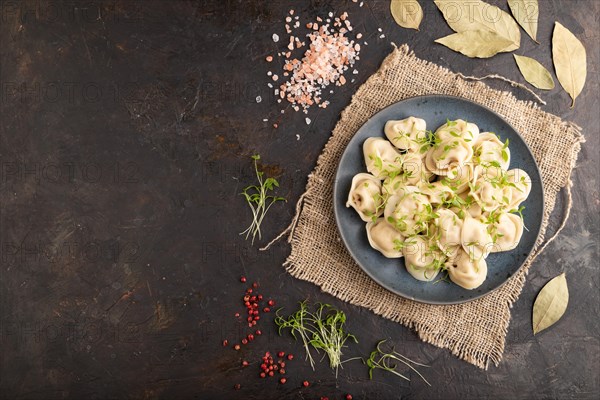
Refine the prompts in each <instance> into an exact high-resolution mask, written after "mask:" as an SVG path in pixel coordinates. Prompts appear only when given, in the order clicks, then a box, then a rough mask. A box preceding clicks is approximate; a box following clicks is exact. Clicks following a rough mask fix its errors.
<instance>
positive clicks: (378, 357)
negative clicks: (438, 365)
mask: <svg viewBox="0 0 600 400" xmlns="http://www.w3.org/2000/svg"><path fill="white" fill-rule="evenodd" d="M384 342H385V340H381V341H380V342H379V343H377V348H376V349H375V350H373V351H372V352H371V355H370V356H369V359H368V360H367V361H366V364H367V367H369V379H373V370H375V369H377V368H379V369H382V370H384V371H388V372H391V373H392V374H394V375H398V376H399V377H400V378H402V379H405V380H407V381H410V379H409V378H408V377H406V376H405V375H402V374H401V373H400V372H398V371H396V366H397V365H396V364H395V363H394V362H396V361H399V362H401V363H403V364H404V365H406V366H407V367H408V368H410V369H412V370H413V371H415V372H416V373H417V375H419V376H420V377H421V379H423V381H424V382H425V383H426V384H428V385H429V386H431V384H430V383H429V382H427V379H425V377H424V376H423V375H421V373H420V372H419V371H417V370H416V369H415V368H414V367H413V366H412V365H411V364H413V365H416V366H420V367H429V366H428V365H424V364H420V363H418V362H416V361H413V360H411V359H410V358H408V357H405V356H403V355H402V354H400V353H398V352H397V351H395V350H394V348H392V350H391V351H389V352H388V351H385V350H383V349H382V347H381V345H382V344H383V343H384Z"/></svg>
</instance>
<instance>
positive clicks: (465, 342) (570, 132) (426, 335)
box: [283, 45, 584, 369]
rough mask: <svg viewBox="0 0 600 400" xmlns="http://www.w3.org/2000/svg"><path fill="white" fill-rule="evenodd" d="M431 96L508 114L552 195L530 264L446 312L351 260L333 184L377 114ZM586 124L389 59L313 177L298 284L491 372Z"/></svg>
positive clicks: (296, 239)
mask: <svg viewBox="0 0 600 400" xmlns="http://www.w3.org/2000/svg"><path fill="white" fill-rule="evenodd" d="M425 94H446V95H453V96H461V97H464V98H466V99H469V100H472V101H474V102H477V103H479V104H482V105H485V106H487V107H489V108H491V109H492V110H494V111H496V112H497V113H498V114H500V115H501V116H502V117H504V118H505V119H506V120H507V121H508V122H509V123H510V124H511V125H512V126H513V127H514V128H515V129H516V130H517V131H518V132H519V133H520V134H521V135H522V136H523V138H524V139H525V141H526V142H527V144H528V145H529V147H530V148H531V150H532V152H533V155H534V156H535V158H536V161H537V163H538V165H539V167H540V171H541V175H542V179H543V183H544V191H545V197H544V199H545V206H546V210H545V215H544V219H543V225H542V231H541V232H542V233H541V237H540V240H539V241H538V243H537V245H536V247H537V249H536V250H538V251H536V250H534V251H533V252H532V256H531V257H530V258H529V259H528V261H527V263H526V265H525V267H524V268H523V269H521V271H520V272H519V273H518V274H516V275H515V276H514V277H513V278H511V280H510V281H509V282H508V283H507V284H505V285H504V286H502V287H501V288H500V289H499V290H496V291H494V292H492V293H490V294H489V295H487V296H484V297H483V298H480V299H478V300H475V301H472V302H469V303H466V304H460V305H448V306H436V305H427V304H421V303H417V302H414V301H411V300H407V299H404V298H402V297H400V296H397V295H395V294H393V293H391V292H389V291H387V290H386V289H383V288H382V287H381V286H379V285H378V284H377V283H375V282H374V281H373V280H371V279H370V278H369V277H368V276H367V275H366V274H365V273H364V272H363V271H362V270H361V269H360V268H359V267H358V266H357V265H356V263H355V262H354V260H353V259H352V258H351V257H350V255H349V254H348V252H347V251H346V249H345V247H344V245H343V244H342V242H341V240H340V238H339V234H338V232H337V229H336V223H335V218H334V214H333V181H334V178H335V173H336V168H337V165H338V162H339V159H340V157H341V155H342V153H343V151H344V149H345V148H346V145H347V144H348V142H349V141H350V139H351V138H352V136H353V135H354V134H355V132H356V131H357V130H358V128H360V126H361V125H363V124H364V123H365V122H366V121H367V120H368V119H369V118H370V117H371V116H372V115H373V114H375V113H377V112H378V111H379V110H381V109H383V108H384V107H387V106H388V105H390V104H392V103H395V102H397V101H399V100H402V99H405V98H407V97H412V96H417V95H425ZM583 141H584V139H583V136H582V135H581V132H580V128H579V127H577V126H576V125H574V124H571V123H566V122H563V121H562V120H561V119H560V118H558V117H557V116H555V115H552V114H549V113H547V112H544V111H541V110H540V109H539V108H538V107H537V106H536V105H535V104H533V103H531V102H523V101H519V100H517V99H516V98H515V97H514V96H513V95H512V94H511V93H509V92H502V91H498V90H494V89H491V88H490V87H488V86H487V85H485V84H483V83H481V82H469V81H467V80H465V79H462V78H461V77H459V76H458V75H457V74H455V73H452V72H450V71H449V70H447V69H445V68H442V67H440V66H438V65H435V64H432V63H430V62H427V61H424V60H421V59H419V58H417V57H416V56H415V55H414V54H413V53H412V52H411V51H410V50H409V48H408V46H406V45H404V46H402V47H400V48H398V49H394V51H393V52H392V53H391V54H390V55H389V56H388V57H387V58H386V59H385V60H384V61H383V64H382V65H381V68H380V69H379V71H377V73H375V74H374V75H373V76H371V77H370V78H369V79H368V80H367V82H365V84H363V85H362V86H361V87H360V89H359V90H358V91H357V92H356V94H355V95H354V97H353V98H352V102H351V103H350V105H349V106H348V107H347V108H346V109H345V110H344V111H343V112H342V115H341V119H340V121H339V122H338V123H337V125H336V127H335V129H334V130H333V134H332V136H331V138H330V139H329V141H328V143H327V145H326V146H325V149H324V150H323V152H322V153H321V155H320V156H319V159H318V162H317V166H316V168H315V169H314V171H313V172H312V173H311V174H310V175H309V179H308V184H307V186H306V192H305V193H304V194H303V195H302V197H301V199H300V200H299V202H298V205H297V210H296V211H297V214H296V217H295V218H294V220H293V222H292V224H291V225H290V227H288V229H287V230H286V231H285V232H284V233H283V234H287V233H289V237H288V241H289V242H290V243H291V254H290V256H289V257H288V259H287V261H286V262H285V264H284V266H285V267H286V269H287V271H288V272H289V273H290V274H291V275H293V276H294V277H296V278H300V279H304V280H307V281H309V282H313V283H315V284H317V285H318V286H320V287H321V289H322V290H323V291H325V292H327V293H330V294H332V295H334V296H336V297H338V298H340V299H341V300H344V301H347V302H349V303H351V304H354V305H358V306H362V307H366V308H368V309H369V310H372V311H373V312H375V313H376V314H379V315H381V316H383V317H385V318H389V319H391V320H393V321H396V322H399V323H401V324H403V325H405V326H407V327H410V328H412V329H414V330H415V331H416V332H417V334H418V335H419V337H420V338H421V340H423V341H425V342H428V343H431V344H434V345H436V346H438V347H442V348H447V349H449V350H451V351H452V354H454V355H456V356H457V357H459V358H461V359H463V360H465V361H467V362H469V363H471V364H474V365H476V366H478V367H480V368H485V369H487V367H488V364H489V362H490V361H492V362H493V363H494V364H495V365H496V366H497V365H498V363H499V362H500V360H501V359H502V353H503V350H504V343H505V339H506V334H507V330H508V324H509V321H510V308H511V306H512V304H513V302H514V301H515V300H517V297H518V296H519V294H520V292H521V289H522V288H523V285H524V283H525V276H526V274H527V270H528V269H529V267H530V266H531V263H532V262H533V260H534V259H535V257H536V255H537V254H539V250H540V249H541V248H540V247H539V246H540V245H541V244H542V243H543V240H544V234H545V231H546V227H547V225H548V217H549V215H550V213H551V212H552V210H553V209H554V205H555V202H556V195H557V193H558V192H559V190H560V189H561V188H562V187H565V186H567V188H568V187H569V186H568V183H570V179H569V177H570V173H571V170H572V168H573V167H574V164H575V161H576V158H577V153H578V152H579V150H580V143H582V142H583Z"/></svg>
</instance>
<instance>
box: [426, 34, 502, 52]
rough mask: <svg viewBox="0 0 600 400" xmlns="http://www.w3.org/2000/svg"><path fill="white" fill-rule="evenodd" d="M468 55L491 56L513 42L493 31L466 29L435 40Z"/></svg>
mask: <svg viewBox="0 0 600 400" xmlns="http://www.w3.org/2000/svg"><path fill="white" fill-rule="evenodd" d="M435 42H436V43H439V44H443V45H444V46H446V47H448V48H449V49H452V50H454V51H458V52H459V53H462V54H464V55H465V56H467V57H477V58H489V57H492V56H493V55H495V54H498V53H499V52H501V51H503V50H504V49H506V47H507V46H509V45H510V44H511V43H512V42H511V41H510V40H509V39H506V38H504V37H502V36H500V35H498V34H496V33H494V32H491V31H485V30H484V31H464V32H459V33H453V34H452V35H448V36H444V37H443V38H439V39H436V40H435Z"/></svg>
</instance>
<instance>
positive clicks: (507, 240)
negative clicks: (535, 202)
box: [492, 213, 523, 253]
mask: <svg viewBox="0 0 600 400" xmlns="http://www.w3.org/2000/svg"><path fill="white" fill-rule="evenodd" d="M522 235H523V220H522V219H521V217H520V216H518V215H515V214H510V213H502V214H500V216H499V217H498V221H497V222H496V223H495V224H494V230H493V237H492V239H494V240H495V243H494V246H493V247H492V253H497V252H500V251H508V250H512V249H514V248H515V247H517V245H518V244H519V241H520V240H521V236H522Z"/></svg>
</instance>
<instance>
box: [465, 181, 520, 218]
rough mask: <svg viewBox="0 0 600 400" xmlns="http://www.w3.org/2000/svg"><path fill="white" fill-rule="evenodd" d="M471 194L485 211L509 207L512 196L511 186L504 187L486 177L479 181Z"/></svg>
mask: <svg viewBox="0 0 600 400" xmlns="http://www.w3.org/2000/svg"><path fill="white" fill-rule="evenodd" d="M470 194H471V196H472V197H473V198H474V199H475V201H476V202H477V203H478V204H479V206H481V209H482V210H483V211H494V210H496V209H497V208H499V207H507V206H508V205H509V203H510V199H511V196H512V193H511V188H510V187H509V186H503V185H502V184H500V183H499V182H498V180H497V179H489V178H487V177H485V176H482V177H480V178H478V179H477V181H476V182H475V185H473V187H472V188H471V192H470Z"/></svg>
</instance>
